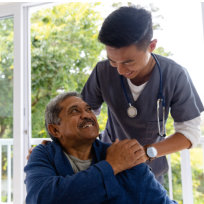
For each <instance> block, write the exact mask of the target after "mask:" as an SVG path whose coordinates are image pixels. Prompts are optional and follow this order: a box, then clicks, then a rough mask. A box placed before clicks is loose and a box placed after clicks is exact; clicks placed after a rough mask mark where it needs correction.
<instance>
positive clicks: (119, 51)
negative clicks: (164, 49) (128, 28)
mask: <svg viewBox="0 0 204 204" xmlns="http://www.w3.org/2000/svg"><path fill="white" fill-rule="evenodd" d="M151 43H152V42H151ZM153 43H155V42H153ZM154 46H156V44H155V45H154ZM153 49H154V48H153V46H152V44H150V45H149V47H148V48H147V49H146V50H145V51H144V50H141V49H138V48H137V47H136V45H130V46H127V47H122V48H114V47H110V46H106V51H107V57H108V59H109V62H110V65H111V66H112V67H115V68H116V69H117V71H118V73H119V74H120V75H123V76H124V77H125V78H128V79H134V78H135V77H140V76H141V77H144V75H145V74H146V72H147V68H148V65H149V62H150V58H151V52H152V51H153ZM147 74H148V73H147Z"/></svg>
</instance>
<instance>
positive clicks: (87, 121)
mask: <svg viewBox="0 0 204 204" xmlns="http://www.w3.org/2000/svg"><path fill="white" fill-rule="evenodd" d="M89 122H90V123H92V125H95V124H96V121H95V120H93V119H91V118H84V120H83V121H82V122H81V123H80V124H79V127H80V128H82V127H83V126H84V125H85V124H86V123H89Z"/></svg>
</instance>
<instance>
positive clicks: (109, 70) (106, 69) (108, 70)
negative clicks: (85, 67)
mask: <svg viewBox="0 0 204 204" xmlns="http://www.w3.org/2000/svg"><path fill="white" fill-rule="evenodd" d="M95 70H96V72H97V74H99V75H103V74H105V76H106V77H107V74H111V75H112V74H118V72H117V69H115V68H114V67H112V66H111V65H110V63H109V61H108V60H103V61H100V62H98V63H97V65H96V67H95Z"/></svg>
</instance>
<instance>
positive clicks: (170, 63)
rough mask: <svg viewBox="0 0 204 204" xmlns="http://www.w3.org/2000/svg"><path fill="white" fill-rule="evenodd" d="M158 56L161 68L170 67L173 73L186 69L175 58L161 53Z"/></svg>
mask: <svg viewBox="0 0 204 204" xmlns="http://www.w3.org/2000/svg"><path fill="white" fill-rule="evenodd" d="M156 57H157V58H158V61H159V63H160V66H161V69H169V71H170V72H171V73H172V71H173V73H182V72H185V71H186V69H185V68H184V67H183V66H181V65H180V64H178V63H177V62H175V61H174V60H173V59H170V58H168V57H164V56H161V55H156Z"/></svg>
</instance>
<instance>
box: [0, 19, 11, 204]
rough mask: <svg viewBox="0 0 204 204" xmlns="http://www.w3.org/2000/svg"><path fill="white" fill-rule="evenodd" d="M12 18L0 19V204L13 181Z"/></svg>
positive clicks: (9, 191)
mask: <svg viewBox="0 0 204 204" xmlns="http://www.w3.org/2000/svg"><path fill="white" fill-rule="evenodd" d="M12 138H13V17H6V18H0V168H1V171H0V177H1V179H0V182H1V185H0V186H1V191H0V202H2V203H3V202H7V203H9V202H11V201H12V200H13V198H12V180H13V145H12V144H13V140H12Z"/></svg>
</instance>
